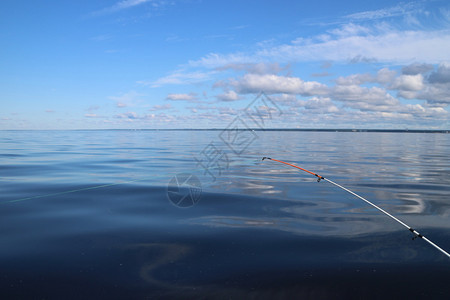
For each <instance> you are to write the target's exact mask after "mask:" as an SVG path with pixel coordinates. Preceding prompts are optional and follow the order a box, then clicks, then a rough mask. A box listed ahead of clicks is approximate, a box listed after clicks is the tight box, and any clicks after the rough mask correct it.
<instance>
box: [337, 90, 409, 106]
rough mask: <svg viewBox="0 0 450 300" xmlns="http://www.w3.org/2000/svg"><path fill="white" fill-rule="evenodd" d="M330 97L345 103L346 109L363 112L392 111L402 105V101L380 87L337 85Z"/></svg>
mask: <svg viewBox="0 0 450 300" xmlns="http://www.w3.org/2000/svg"><path fill="white" fill-rule="evenodd" d="M329 97H331V98H332V99H334V100H338V101H342V102H344V105H345V106H346V107H350V108H353V109H359V110H362V111H390V110H391V108H392V107H393V106H398V105H399V104H400V101H398V100H397V99H395V98H394V97H392V96H391V95H390V94H389V93H387V92H386V90H384V89H383V88H379V87H370V88H368V87H361V86H357V85H346V86H344V85H337V86H335V87H333V89H332V91H331V93H330V94H329Z"/></svg>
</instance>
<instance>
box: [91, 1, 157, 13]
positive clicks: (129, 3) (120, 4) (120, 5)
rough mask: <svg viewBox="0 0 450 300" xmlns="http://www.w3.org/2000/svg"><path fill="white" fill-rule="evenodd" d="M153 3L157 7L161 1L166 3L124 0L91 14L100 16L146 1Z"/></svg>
mask: <svg viewBox="0 0 450 300" xmlns="http://www.w3.org/2000/svg"><path fill="white" fill-rule="evenodd" d="M150 2H151V3H152V6H153V7H157V6H158V5H159V4H160V3H164V2H163V1H155V0H122V1H119V2H116V3H115V4H113V5H112V6H109V7H106V8H104V9H101V10H98V11H95V12H93V13H92V14H91V15H93V16H98V15H104V14H110V13H115V12H118V11H121V10H124V9H128V8H131V7H135V6H138V5H141V4H144V3H150Z"/></svg>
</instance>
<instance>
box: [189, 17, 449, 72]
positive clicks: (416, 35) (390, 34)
mask: <svg viewBox="0 0 450 300" xmlns="http://www.w3.org/2000/svg"><path fill="white" fill-rule="evenodd" d="M447 49H450V30H449V29H443V30H399V29H393V28H390V27H389V26H384V27H383V26H378V27H374V26H372V27H363V26H360V25H354V24H345V25H343V26H342V27H341V28H338V29H335V30H332V31H330V36H329V37H328V38H327V39H323V38H322V37H321V35H317V36H316V37H312V38H309V39H305V38H297V39H294V40H293V41H292V42H291V43H286V44H281V45H269V46H266V45H264V46H263V47H261V48H259V50H257V51H255V52H253V53H243V52H237V53H229V54H219V53H210V54H207V55H206V56H204V57H202V58H200V59H198V60H191V61H189V63H188V65H189V66H190V67H203V68H207V69H217V68H223V67H225V66H229V65H245V64H258V63H273V62H278V63H291V62H311V61H333V62H349V61H351V62H353V63H359V62H375V61H376V62H387V63H394V64H402V63H410V62H411V61H420V62H422V63H436V62H442V61H450V51H447Z"/></svg>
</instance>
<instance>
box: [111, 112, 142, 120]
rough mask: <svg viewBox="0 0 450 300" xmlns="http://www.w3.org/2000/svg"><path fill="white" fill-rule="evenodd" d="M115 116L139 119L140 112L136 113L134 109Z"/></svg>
mask: <svg viewBox="0 0 450 300" xmlns="http://www.w3.org/2000/svg"><path fill="white" fill-rule="evenodd" d="M114 117H115V118H118V119H131V120H135V119H139V116H138V114H137V113H135V112H134V111H130V112H126V113H121V114H118V115H115V116H114Z"/></svg>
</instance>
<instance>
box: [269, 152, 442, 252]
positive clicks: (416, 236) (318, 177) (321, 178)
mask: <svg viewBox="0 0 450 300" xmlns="http://www.w3.org/2000/svg"><path fill="white" fill-rule="evenodd" d="M265 159H268V160H273V161H276V162H279V163H282V164H285V165H288V166H291V167H294V168H297V169H299V170H302V171H305V172H307V173H309V174H311V175H314V176H316V177H317V182H320V181H321V180H325V181H328V182H329V183H331V184H333V185H335V186H337V187H338V188H340V189H343V190H344V191H346V192H348V193H350V194H352V195H353V196H356V197H357V198H359V199H361V200H363V201H364V202H366V203H368V204H369V205H371V206H373V207H375V208H376V209H378V210H379V211H381V212H382V213H384V214H385V215H387V216H388V217H390V218H391V219H393V220H395V221H397V222H398V223H400V224H402V225H403V226H405V227H406V228H407V229H408V230H409V231H411V232H412V233H413V234H414V237H413V239H416V238H421V239H423V240H424V241H426V242H427V243H429V244H430V245H431V246H433V247H434V248H436V249H437V250H439V251H441V252H442V253H443V254H445V255H446V256H447V257H448V258H450V254H448V252H447V251H445V250H444V249H442V248H441V247H439V246H438V245H436V244H435V243H433V242H432V241H430V240H429V239H427V238H426V237H425V236H424V235H422V234H420V233H419V232H418V231H417V230H415V229H413V228H412V227H411V226H409V225H407V224H406V223H404V222H403V221H401V220H399V219H398V218H396V217H394V216H393V215H391V214H390V213H388V212H387V211H385V210H384V209H382V208H381V207H379V206H377V205H375V204H373V203H372V202H370V201H369V200H367V199H365V198H364V197H361V196H360V195H358V194H356V193H355V192H352V191H351V190H349V189H347V188H345V187H343V186H342V185H340V184H337V183H336V182H334V181H331V180H330V179H327V178H325V177H323V176H321V175H318V174H316V173H314V172H311V171H308V170H306V169H303V168H300V167H299V166H296V165H294V164H290V163H287V162H284V161H281V160H278V159H274V158H270V157H263V158H262V160H265Z"/></svg>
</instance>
